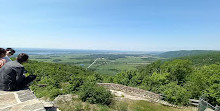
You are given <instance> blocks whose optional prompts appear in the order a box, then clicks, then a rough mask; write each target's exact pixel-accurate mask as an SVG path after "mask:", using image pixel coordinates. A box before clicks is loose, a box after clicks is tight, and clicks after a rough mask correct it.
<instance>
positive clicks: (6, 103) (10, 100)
mask: <svg viewBox="0 0 220 111" xmlns="http://www.w3.org/2000/svg"><path fill="white" fill-rule="evenodd" d="M0 111H46V109H45V108H44V106H43V104H42V103H41V102H40V101H39V100H38V99H37V98H36V96H35V95H34V94H33V93H32V92H31V91H30V90H29V89H24V90H19V91H0Z"/></svg>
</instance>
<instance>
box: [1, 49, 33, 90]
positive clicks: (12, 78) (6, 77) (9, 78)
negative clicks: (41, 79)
mask: <svg viewBox="0 0 220 111" xmlns="http://www.w3.org/2000/svg"><path fill="white" fill-rule="evenodd" d="M28 58H29V56H28V55H27V54H25V53H21V54H19V55H18V56H17V58H16V60H15V61H10V62H8V63H6V64H5V65H4V66H3V67H2V68H1V69H0V90H5V91H11V90H19V89H22V88H24V87H25V86H26V85H27V84H28V83H30V82H31V81H33V80H34V79H35V78H36V76H35V75H30V76H28V77H25V76H24V71H25V69H24V66H23V65H22V63H24V62H27V61H28Z"/></svg>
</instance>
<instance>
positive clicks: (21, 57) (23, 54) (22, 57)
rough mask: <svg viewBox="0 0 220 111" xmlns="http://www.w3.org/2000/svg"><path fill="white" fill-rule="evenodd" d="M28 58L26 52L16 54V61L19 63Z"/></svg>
mask: <svg viewBox="0 0 220 111" xmlns="http://www.w3.org/2000/svg"><path fill="white" fill-rule="evenodd" d="M28 58H29V56H28V55H27V54H25V53H20V54H19V55H18V56H17V61H18V62H19V63H22V62H25V61H27V60H28Z"/></svg>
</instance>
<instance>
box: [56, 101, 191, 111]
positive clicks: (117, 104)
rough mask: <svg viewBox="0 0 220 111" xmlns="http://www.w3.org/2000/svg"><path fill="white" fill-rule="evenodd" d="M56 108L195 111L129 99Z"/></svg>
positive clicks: (69, 110) (64, 104) (67, 110)
mask: <svg viewBox="0 0 220 111" xmlns="http://www.w3.org/2000/svg"><path fill="white" fill-rule="evenodd" d="M58 107H59V109H60V110H62V111H195V110H192V109H190V108H187V109H178V108H173V107H168V106H163V105H161V104H158V103H150V102H147V101H136V100H129V99H123V100H120V101H118V100H114V101H113V103H112V104H111V105H110V106H103V105H97V104H89V103H87V102H82V101H80V100H79V99H73V101H70V102H59V103H58Z"/></svg>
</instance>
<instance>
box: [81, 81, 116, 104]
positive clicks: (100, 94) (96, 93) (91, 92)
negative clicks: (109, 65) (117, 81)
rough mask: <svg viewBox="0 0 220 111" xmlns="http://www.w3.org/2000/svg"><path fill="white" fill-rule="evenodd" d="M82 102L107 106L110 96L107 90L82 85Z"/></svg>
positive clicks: (95, 86) (90, 85) (91, 85)
mask: <svg viewBox="0 0 220 111" xmlns="http://www.w3.org/2000/svg"><path fill="white" fill-rule="evenodd" d="M80 98H81V100H82V101H84V102H85V101H88V102H89V103H91V104H102V105H109V104H110V103H111V100H112V95H111V92H110V91H109V90H106V89H105V88H104V87H101V86H97V85H95V84H84V85H83V86H82V89H81V91H80Z"/></svg>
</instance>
